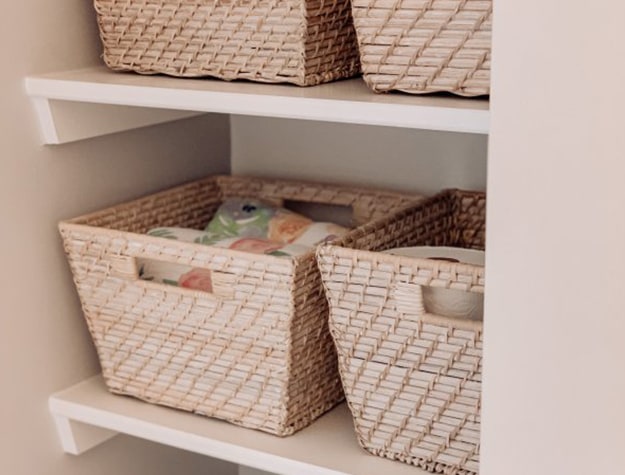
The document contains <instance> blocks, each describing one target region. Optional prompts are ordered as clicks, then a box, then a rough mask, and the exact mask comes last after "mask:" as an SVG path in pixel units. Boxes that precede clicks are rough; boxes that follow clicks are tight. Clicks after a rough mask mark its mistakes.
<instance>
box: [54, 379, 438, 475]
mask: <svg viewBox="0 0 625 475" xmlns="http://www.w3.org/2000/svg"><path fill="white" fill-rule="evenodd" d="M50 411H51V413H52V414H53V416H54V418H55V421H56V423H57V428H58V430H59V435H60V437H61V441H62V443H63V448H64V450H65V451H66V452H68V453H72V454H75V455H78V454H80V453H83V452H85V451H86V450H89V449H90V448H92V447H95V446H96V445H99V444H100V443H102V442H105V441H106V440H108V439H110V438H111V437H114V436H115V435H116V434H118V433H123V434H128V435H132V436H135V437H140V438H142V439H146V440H150V441H153V442H158V443H161V444H165V445H170V446H173V447H178V448H181V449H185V450H189V451H191V452H196V453H199V454H203V455H207V456H211V457H215V458H219V459H222V460H227V461H230V462H233V463H237V464H240V465H245V466H248V467H252V468H256V469H259V470H266V471H269V472H271V473H276V474H278V475H380V474H382V473H388V474H393V475H425V474H426V473H427V472H424V471H422V470H420V469H419V468H416V467H413V466H410V465H406V464H403V463H400V462H395V461H391V460H387V459H383V458H380V457H375V456H373V455H370V454H368V453H367V452H366V451H364V450H363V449H361V448H360V447H359V446H358V443H357V441H356V437H355V434H354V432H353V426H352V421H351V416H350V414H349V411H348V409H347V406H346V405H345V404H342V405H341V406H339V407H337V408H335V409H334V410H332V411H331V412H329V413H327V414H326V415H324V416H322V417H321V418H320V419H318V420H317V421H316V422H315V423H313V424H312V425H311V426H309V427H308V428H306V429H303V430H302V431H300V432H298V433H296V434H294V435H292V436H290V437H286V438H279V437H276V436H273V435H269V434H265V433H263V432H259V431H255V430H250V429H244V428H241V427H238V426H235V425H232V424H228V423H226V422H223V421H219V420H215V419H209V418H206V417H202V416H198V415H194V414H189V413H186V412H182V411H177V410H174V409H169V408H165V407H161V406H156V405H153V404H147V403H145V402H141V401H139V400H137V399H134V398H130V397H125V396H117V395H113V394H111V393H109V392H108V391H107V389H106V387H105V385H104V381H103V379H102V378H101V377H100V376H96V377H93V378H90V379H87V380H85V381H83V382H81V383H79V384H77V385H76V386H73V387H71V388H69V389H66V390H65V391H62V392H60V393H58V394H55V395H53V396H52V397H51V398H50Z"/></svg>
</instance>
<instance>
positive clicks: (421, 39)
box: [352, 0, 493, 96]
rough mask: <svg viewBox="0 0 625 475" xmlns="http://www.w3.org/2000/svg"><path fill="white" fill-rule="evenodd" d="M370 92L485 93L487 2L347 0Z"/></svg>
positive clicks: (487, 80)
mask: <svg viewBox="0 0 625 475" xmlns="http://www.w3.org/2000/svg"><path fill="white" fill-rule="evenodd" d="M352 5H353V16H354V24H355V26H356V32H357V35H358V43H359V46H360V54H361V62H362V71H363V74H364V78H365V81H366V82H367V84H368V85H369V87H371V88H372V89H373V90H374V91H377V92H385V91H390V90H400V91H404V92H409V93H413V94H420V93H428V92H441V91H446V92H451V93H454V94H458V95H462V96H480V95H486V94H489V91H490V59H491V23H492V8H493V4H492V0H401V1H395V0H352Z"/></svg>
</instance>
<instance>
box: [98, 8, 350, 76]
mask: <svg viewBox="0 0 625 475" xmlns="http://www.w3.org/2000/svg"><path fill="white" fill-rule="evenodd" d="M304 1H305V0H285V1H280V2H273V1H269V0H216V1H207V0H194V1H185V2H180V1H179V0H147V1H146V0H95V2H94V4H95V7H96V11H97V13H98V24H99V28H100V36H101V39H102V43H103V46H104V60H105V62H106V64H107V65H108V66H109V67H110V68H112V69H115V70H126V71H136V72H140V73H164V74H169V75H172V76H179V77H201V76H212V77H216V78H221V79H226V80H233V79H249V80H254V81H260V82H291V83H294V84H298V85H301V86H307V85H313V84H318V83H320V82H324V81H331V80H334V79H339V78H344V77H350V76H353V75H354V74H356V73H358V72H359V69H358V66H359V65H358V50H357V46H356V42H355V40H354V34H353V24H352V20H351V12H350V11H349V2H348V1H347V0H338V1H329V0H317V1H313V2H311V4H312V5H311V6H310V8H311V9H312V10H314V12H315V14H316V16H315V17H313V18H311V19H310V21H311V22H312V24H311V25H308V24H307V22H308V21H309V19H308V18H307V13H306V6H305V5H304ZM323 20H326V21H324V22H323V23H322V21H323Z"/></svg>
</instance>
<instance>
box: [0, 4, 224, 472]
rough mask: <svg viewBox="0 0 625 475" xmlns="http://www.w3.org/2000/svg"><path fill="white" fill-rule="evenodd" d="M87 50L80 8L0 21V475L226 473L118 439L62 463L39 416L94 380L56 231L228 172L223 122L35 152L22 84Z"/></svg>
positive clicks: (46, 421) (15, 13) (92, 44)
mask: <svg viewBox="0 0 625 475" xmlns="http://www.w3.org/2000/svg"><path fill="white" fill-rule="evenodd" d="M96 40H97V35H96V31H95V29H94V16H93V12H92V10H91V6H90V2H84V1H82V0H62V1H54V2H51V1H48V0H25V1H21V2H11V6H10V8H8V11H7V12H5V14H4V15H3V16H2V19H0V57H1V58H2V66H1V73H2V74H1V75H0V104H2V111H1V112H0V131H1V132H0V137H1V138H2V140H1V142H0V157H1V158H0V216H1V217H2V221H1V222H2V225H1V227H0V229H1V230H2V232H1V236H0V243H1V246H0V262H1V263H2V271H1V272H0V295H1V298H0V384H1V391H0V473H1V474H3V475H70V474H81V475H98V474H102V475H104V474H107V475H110V474H116V475H124V474H128V475H130V474H133V475H142V474H146V475H147V474H150V475H165V474H172V473H184V474H185V475H187V474H203V475H206V474H216V475H222V474H228V473H234V470H235V467H233V466H230V465H226V464H223V463H221V462H215V461H213V460H211V459H209V458H206V457H201V456H196V455H190V454H188V453H186V452H182V451H177V450H174V449H170V448H165V447H161V446H158V445H156V444H150V443H146V442H142V441H138V440H135V439H131V438H127V437H118V438H117V439H115V440H113V441H112V442H110V443H109V444H105V445H103V446H101V447H98V448H96V449H93V450H92V451H90V452H88V453H86V454H84V455H82V456H80V457H73V456H69V455H64V454H63V453H62V450H61V447H60V444H59V442H58V439H57V436H56V433H55V431H54V427H53V423H52V420H51V418H50V416H49V414H48V411H47V398H48V396H49V395H50V394H51V393H52V392H54V391H57V390H60V389H63V388H64V387H66V386H68V385H70V384H72V383H75V382H78V381H80V380H81V379H83V378H85V377H86V376H89V375H91V374H94V373H96V372H97V371H98V365H97V361H96V356H95V353H94V350H93V347H92V345H91V343H90V340H89V337H88V335H87V332H86V327H85V325H84V323H83V320H82V315H81V312H80V308H79V304H78V300H77V297H76V293H75V291H74V289H73V284H72V282H71V277H70V274H69V270H68V266H67V265H66V262H65V260H64V256H63V252H62V247H61V242H60V239H59V235H58V232H57V230H56V223H57V221H58V220H59V219H62V218H67V217H71V216H74V215H77V214H79V213H82V212H85V211H89V210H94V209H98V208H100V207H103V206H105V205H109V204H113V203H116V202H118V201H121V200H124V199H127V198H130V197H135V196H138V195H141V194H144V193H146V192H149V191H152V190H156V189H159V188H162V187H164V186H166V185H169V184H173V183H178V182H181V181H186V180H189V179H192V178H194V177H198V176H202V175H205V174H208V173H209V172H211V171H222V172H223V171H228V169H229V164H228V154H229V127H228V121H227V118H226V117H222V118H220V119H218V120H213V119H210V118H203V119H198V120H188V121H184V122H179V123H177V124H174V125H171V126H160V127H155V128H149V129H143V130H137V131H134V132H130V133H127V134H123V135H121V134H120V135H111V136H107V137H102V138H98V139H94V140H89V141H84V142H77V143H73V144H68V145H61V146H42V145H40V136H39V130H38V128H37V124H36V122H35V120H36V118H35V115H34V113H33V109H32V106H31V104H30V102H29V101H28V99H27V98H26V96H25V94H24V91H23V78H24V76H26V75H28V74H31V73H36V72H44V71H48V70H54V69H60V68H66V67H78V66H82V65H86V64H89V63H95V62H98V61H99V60H98V44H97V41H96ZM208 131H210V132H208Z"/></svg>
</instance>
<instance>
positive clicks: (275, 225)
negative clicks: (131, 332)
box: [139, 198, 348, 292]
mask: <svg viewBox="0 0 625 475" xmlns="http://www.w3.org/2000/svg"><path fill="white" fill-rule="evenodd" d="M347 231H348V230H347V228H344V227H342V226H339V225H337V224H334V223H326V222H315V221H312V220H311V219H309V218H307V217H305V216H302V215H300V214H298V213H294V212H292V211H289V210H287V209H284V208H280V207H276V206H272V205H271V204H269V203H266V202H264V201H261V200H257V199H243V198H232V199H227V200H225V201H224V203H223V204H222V205H221V206H220V207H219V209H218V210H217V212H216V213H215V216H214V217H213V219H212V220H211V221H210V223H208V225H207V226H206V228H205V230H204V231H200V230H196V229H188V228H177V227H162V228H154V229H151V230H150V231H148V234H149V235H151V236H157V237H163V238H167V239H175V240H179V241H184V242H194V243H197V244H204V245H210V246H214V247H219V248H225V249H233V250H238V251H244V252H251V253H255V254H269V255H273V256H277V257H289V258H290V257H296V256H300V255H303V254H306V253H307V252H309V251H310V250H311V249H313V248H314V247H315V246H316V245H317V244H320V243H322V242H325V241H328V240H332V239H336V238H337V237H340V236H342V235H343V234H345V233H346V232H347ZM139 275H140V277H141V278H142V279H143V280H150V281H154V282H162V283H165V284H170V285H178V286H180V287H186V288H192V289H196V290H205V291H208V292H210V291H211V287H212V285H211V281H210V272H209V271H207V270H204V269H199V268H193V267H190V266H184V265H179V264H172V263H167V262H160V261H154V260H148V259H139Z"/></svg>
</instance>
